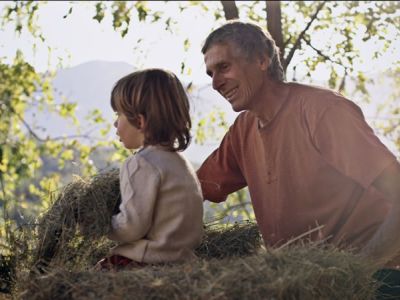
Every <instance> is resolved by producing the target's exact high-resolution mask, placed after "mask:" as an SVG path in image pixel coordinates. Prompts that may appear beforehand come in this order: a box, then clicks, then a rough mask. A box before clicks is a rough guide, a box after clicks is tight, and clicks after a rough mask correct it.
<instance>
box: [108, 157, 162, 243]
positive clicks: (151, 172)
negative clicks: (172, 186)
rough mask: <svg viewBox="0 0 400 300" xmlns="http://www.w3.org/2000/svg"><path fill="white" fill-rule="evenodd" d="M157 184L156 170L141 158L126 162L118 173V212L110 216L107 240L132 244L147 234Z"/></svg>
mask: <svg viewBox="0 0 400 300" xmlns="http://www.w3.org/2000/svg"><path fill="white" fill-rule="evenodd" d="M159 185H160V174H159V172H158V170H157V169H156V168H155V167H154V166H152V165H151V164H150V163H148V162H147V161H146V160H145V159H144V158H142V157H140V156H139V155H135V156H133V157H130V158H129V159H127V160H126V161H125V162H124V164H123V165H122V167H121V171H120V189H121V204H120V212H119V213H118V214H116V215H114V216H113V217H112V222H111V224H112V228H111V232H110V233H109V235H108V237H109V238H110V239H111V240H114V241H117V242H124V243H129V242H135V241H137V240H139V239H141V238H143V237H144V236H146V234H147V232H148V231H149V229H150V227H151V224H152V219H153V212H154V207H155V204H156V200H157V195H158V190H159Z"/></svg>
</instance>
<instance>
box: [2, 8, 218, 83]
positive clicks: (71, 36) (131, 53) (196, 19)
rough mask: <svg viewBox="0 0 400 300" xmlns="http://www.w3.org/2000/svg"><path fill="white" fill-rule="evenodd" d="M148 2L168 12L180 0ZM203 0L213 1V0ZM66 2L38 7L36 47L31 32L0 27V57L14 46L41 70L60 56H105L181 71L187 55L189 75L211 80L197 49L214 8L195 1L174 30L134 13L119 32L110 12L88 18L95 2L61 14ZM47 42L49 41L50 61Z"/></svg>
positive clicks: (78, 59)
mask: <svg viewBox="0 0 400 300" xmlns="http://www.w3.org/2000/svg"><path fill="white" fill-rule="evenodd" d="M217 4H218V3H217ZM5 5H7V2H0V9H1V8H2V7H3V6H5ZM149 5H150V6H152V7H155V8H158V9H163V10H164V9H165V8H166V9H165V14H166V15H168V14H169V11H173V12H176V11H177V6H178V5H179V3H178V1H177V2H172V3H169V4H168V5H165V4H163V3H162V6H160V3H152V2H150V3H149ZM207 5H208V6H215V3H213V2H211V3H207ZM69 7H71V5H70V4H69V2H67V1H55V2H51V1H50V2H49V3H48V4H46V5H44V6H43V7H42V8H41V9H40V13H39V22H38V23H39V25H40V27H41V29H42V30H43V33H44V36H45V37H46V41H45V43H40V42H37V41H36V43H37V47H36V53H35V52H34V51H32V45H33V44H34V42H35V41H34V39H33V38H32V37H30V36H29V34H26V33H24V34H22V35H21V36H20V37H18V36H16V35H15V32H14V30H13V28H12V27H11V26H8V27H6V28H5V30H3V31H0V57H8V58H10V57H13V56H14V55H15V51H16V50H17V49H23V53H24V55H25V57H26V59H27V60H28V61H29V62H31V63H32V64H33V65H34V66H35V67H36V68H37V70H39V71H44V70H46V69H47V68H48V67H49V65H50V68H54V67H56V66H57V64H59V63H60V62H62V64H63V66H64V67H68V66H76V65H78V64H81V63H84V62H87V61H91V60H106V61H124V62H127V63H130V64H132V65H134V66H136V67H138V68H141V67H143V68H145V67H154V66H157V67H163V68H167V69H170V70H172V71H174V72H176V73H179V72H180V68H181V62H182V59H185V60H186V62H187V65H190V66H192V73H191V74H190V76H191V77H193V76H194V77H195V78H196V79H197V80H200V81H209V79H208V78H207V77H206V75H205V72H204V64H203V57H202V54H201V52H200V49H201V43H202V42H203V39H204V38H205V37H206V36H207V34H208V33H209V32H210V31H211V26H212V25H213V24H215V22H214V17H213V15H212V14H207V13H204V12H203V11H202V10H201V9H200V8H196V7H194V8H191V9H190V10H188V11H186V12H185V13H184V14H178V15H176V19H177V21H178V22H179V23H180V24H184V26H179V27H178V26H176V28H177V30H176V34H171V33H170V32H168V31H166V30H165V24H163V23H160V24H157V23H153V24H146V23H144V22H138V21H137V20H135V19H133V20H132V21H131V26H130V30H129V32H128V34H127V35H126V36H125V38H122V37H121V35H120V33H119V32H116V31H114V29H113V27H112V22H111V16H110V15H106V18H105V19H104V20H103V21H102V22H101V23H100V24H99V23H98V22H97V21H96V20H93V19H92V16H93V15H94V12H95V10H94V5H93V2H92V3H82V4H80V5H79V6H77V5H74V6H73V11H72V13H71V14H70V15H68V16H67V18H65V19H64V18H63V16H64V15H65V14H66V12H68V9H69ZM186 38H190V43H191V49H190V50H189V52H185V51H184V47H183V41H184V40H185V39H186ZM138 41H140V42H138ZM48 46H51V47H52V52H51V59H50V61H49V55H48V51H47V47H48ZM49 63H50V64H49ZM181 76H183V77H184V76H186V75H185V74H183V75H181ZM187 76H189V75H188V74H187Z"/></svg>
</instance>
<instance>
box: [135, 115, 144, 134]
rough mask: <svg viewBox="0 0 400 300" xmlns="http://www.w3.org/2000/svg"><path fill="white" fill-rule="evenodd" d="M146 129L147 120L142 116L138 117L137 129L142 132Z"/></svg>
mask: <svg viewBox="0 0 400 300" xmlns="http://www.w3.org/2000/svg"><path fill="white" fill-rule="evenodd" d="M145 127H146V119H145V117H144V116H143V115H142V114H139V115H138V116H137V128H138V129H139V130H141V131H143V130H144V128H145Z"/></svg>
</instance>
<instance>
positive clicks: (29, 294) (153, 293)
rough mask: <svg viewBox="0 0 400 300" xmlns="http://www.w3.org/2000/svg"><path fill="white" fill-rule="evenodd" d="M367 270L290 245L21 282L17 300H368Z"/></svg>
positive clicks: (353, 261)
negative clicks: (254, 252)
mask: <svg viewBox="0 0 400 300" xmlns="http://www.w3.org/2000/svg"><path fill="white" fill-rule="evenodd" d="M370 274H371V270H370V269H369V267H368V265H367V264H365V262H363V261H361V260H360V259H359V258H357V257H354V256H353V255H350V254H348V253H345V252H341V251H338V250H336V249H333V248H321V247H320V246H312V245H308V246H302V247H299V246H295V247H287V248H284V249H280V250H279V251H269V252H265V253H263V254H259V255H253V256H248V257H244V258H225V259H219V260H217V259H211V260H204V259H202V260H200V259H199V260H197V261H194V262H190V263H186V264H182V265H173V266H160V267H155V266H152V267H146V268H142V269H137V270H131V271H123V272H118V273H110V272H106V273H102V272H93V271H86V272H77V271H75V272H67V271H65V270H62V269H61V270H60V269H58V270H53V271H52V272H50V273H48V274H46V275H43V276H37V277H35V278H26V279H25V280H23V284H22V286H21V287H20V288H21V289H20V291H21V292H20V294H19V295H18V297H19V298H21V299H32V300H35V299H132V298H134V299H243V300H244V299H252V300H257V299H275V300H281V299H305V300H308V299H363V300H367V299H373V295H374V289H375V287H374V284H373V281H372V277H371V276H370Z"/></svg>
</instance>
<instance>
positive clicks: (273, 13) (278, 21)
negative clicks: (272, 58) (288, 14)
mask: <svg viewBox="0 0 400 300" xmlns="http://www.w3.org/2000/svg"><path fill="white" fill-rule="evenodd" d="M265 8H266V12H267V28H268V31H269V33H270V34H271V36H272V38H273V39H274V41H275V43H276V46H277V47H278V48H279V50H280V51H279V56H280V59H281V62H282V63H284V50H285V45H284V43H283V34H282V12H281V1H265ZM283 70H284V71H286V65H285V64H284V65H283Z"/></svg>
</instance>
